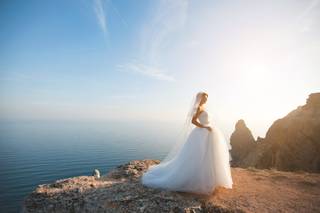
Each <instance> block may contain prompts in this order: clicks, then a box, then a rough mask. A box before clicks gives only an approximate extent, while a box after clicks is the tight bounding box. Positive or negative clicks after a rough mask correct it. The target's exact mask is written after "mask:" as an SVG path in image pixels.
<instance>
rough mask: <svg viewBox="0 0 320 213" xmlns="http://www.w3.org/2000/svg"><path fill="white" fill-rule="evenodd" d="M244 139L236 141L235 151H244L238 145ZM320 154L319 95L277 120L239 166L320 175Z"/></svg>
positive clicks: (238, 162)
mask: <svg viewBox="0 0 320 213" xmlns="http://www.w3.org/2000/svg"><path fill="white" fill-rule="evenodd" d="M235 132H237V130H236V131H235ZM247 137H248V136H247ZM243 140H244V139H243V138H241V137H237V138H235V137H234V138H233V143H234V144H235V146H234V147H232V149H234V148H235V150H234V152H242V149H240V148H241V147H240V148H239V149H238V146H240V144H244V142H243ZM247 140H248V142H247V143H251V141H252V139H251V138H250V137H248V139H247ZM249 141H250V142H249ZM319 153H320V93H313V94H310V95H309V98H308V99H307V103H306V104H305V105H303V106H299V107H297V109H295V110H293V111H292V112H290V113H289V114H287V115H286V116H285V117H283V118H281V119H278V120H276V121H275V122H274V123H273V124H272V125H271V127H270V128H269V130H268V131H267V134H266V137H265V138H260V137H259V138H258V140H257V142H256V147H255V148H254V149H252V150H251V151H250V152H249V153H247V154H246V155H245V157H243V158H241V159H238V161H237V162H236V166H240V167H249V166H253V167H256V168H276V169H278V170H284V171H297V170H304V171H309V172H320V154H319Z"/></svg>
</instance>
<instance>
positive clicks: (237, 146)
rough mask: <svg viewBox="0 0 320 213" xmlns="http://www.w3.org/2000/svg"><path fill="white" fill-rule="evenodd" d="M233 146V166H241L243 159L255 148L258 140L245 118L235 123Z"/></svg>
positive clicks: (232, 138)
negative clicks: (255, 138)
mask: <svg viewBox="0 0 320 213" xmlns="http://www.w3.org/2000/svg"><path fill="white" fill-rule="evenodd" d="M230 144H231V146H232V149H231V155H232V161H231V163H232V166H241V162H242V161H243V159H245V158H246V157H247V155H248V154H249V153H250V152H251V151H252V150H253V149H254V148H255V146H256V142H255V140H254V138H253V136H252V133H251V131H250V130H249V128H248V127H247V126H246V124H245V122H244V120H239V121H238V122H237V123H236V125H235V131H234V132H233V133H232V135H231V137H230Z"/></svg>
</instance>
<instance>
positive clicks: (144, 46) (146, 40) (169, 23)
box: [118, 0, 189, 81]
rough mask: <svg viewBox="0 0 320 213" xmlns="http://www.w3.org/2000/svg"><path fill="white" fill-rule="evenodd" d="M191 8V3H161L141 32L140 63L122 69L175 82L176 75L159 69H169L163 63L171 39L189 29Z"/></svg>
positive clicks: (177, 0)
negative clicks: (187, 26) (179, 31)
mask: <svg viewBox="0 0 320 213" xmlns="http://www.w3.org/2000/svg"><path fill="white" fill-rule="evenodd" d="M188 4H189V2H188V0H175V1H168V0H159V1H157V2H156V3H155V4H154V5H155V7H154V8H153V10H152V11H151V12H150V16H151V17H150V18H148V19H147V21H146V23H145V25H144V27H143V28H142V31H141V32H142V33H141V38H140V39H141V42H140V45H139V46H138V51H140V52H139V53H138V55H139V56H138V57H139V58H140V60H139V63H137V62H130V63H126V64H124V65H119V66H118V68H121V69H125V70H128V71H132V72H136V73H139V74H142V75H145V76H148V77H150V78H154V79H157V80H163V81H175V78H174V77H173V76H172V75H170V74H168V72H167V71H164V69H162V68H159V67H165V66H164V63H163V61H162V59H163V57H164V56H165V54H166V51H167V50H166V48H168V47H169V46H170V42H171V41H172V37H171V36H172V35H173V34H174V33H175V32H177V30H179V29H180V28H182V27H183V26H184V25H185V22H186V20H187V10H188Z"/></svg>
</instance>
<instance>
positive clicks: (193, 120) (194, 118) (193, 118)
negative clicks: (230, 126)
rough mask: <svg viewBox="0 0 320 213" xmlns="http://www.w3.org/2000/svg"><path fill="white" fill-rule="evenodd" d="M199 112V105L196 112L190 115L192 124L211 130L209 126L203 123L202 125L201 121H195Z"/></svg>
mask: <svg viewBox="0 0 320 213" xmlns="http://www.w3.org/2000/svg"><path fill="white" fill-rule="evenodd" d="M200 113H201V111H200V107H198V109H197V112H196V113H195V114H194V115H193V117H192V123H193V124H194V125H196V126H197V127H200V128H206V129H207V130H209V131H211V127H210V126H204V125H202V124H201V123H199V122H198V121H197V119H198V116H199V115H200Z"/></svg>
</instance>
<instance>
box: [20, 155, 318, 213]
mask: <svg viewBox="0 0 320 213" xmlns="http://www.w3.org/2000/svg"><path fill="white" fill-rule="evenodd" d="M157 163H159V160H148V159H147V160H141V161H139V160H135V161H131V162H129V163H127V164H125V165H120V166H118V167H117V168H115V169H114V170H112V171H111V172H109V173H108V174H107V175H105V176H102V177H101V178H96V177H94V176H80V177H74V178H68V179H63V180H58V181H56V182H55V183H51V184H44V185H39V186H38V187H37V188H36V189H35V190H34V191H33V192H32V193H31V194H30V195H29V196H28V197H27V198H26V199H25V201H24V204H23V212H25V213H27V212H61V213H62V212H299V213H300V212H320V174H316V173H306V172H281V171H276V170H258V169H253V168H247V169H243V168H232V177H233V181H234V185H233V189H225V188H217V189H216V190H215V191H214V193H213V194H212V195H210V196H204V195H199V194H192V193H185V192H170V191H167V190H161V189H153V188H148V187H145V186H143V185H141V183H140V182H139V181H140V177H141V175H142V174H143V172H145V171H146V170H147V168H148V167H149V166H150V165H153V164H157Z"/></svg>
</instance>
